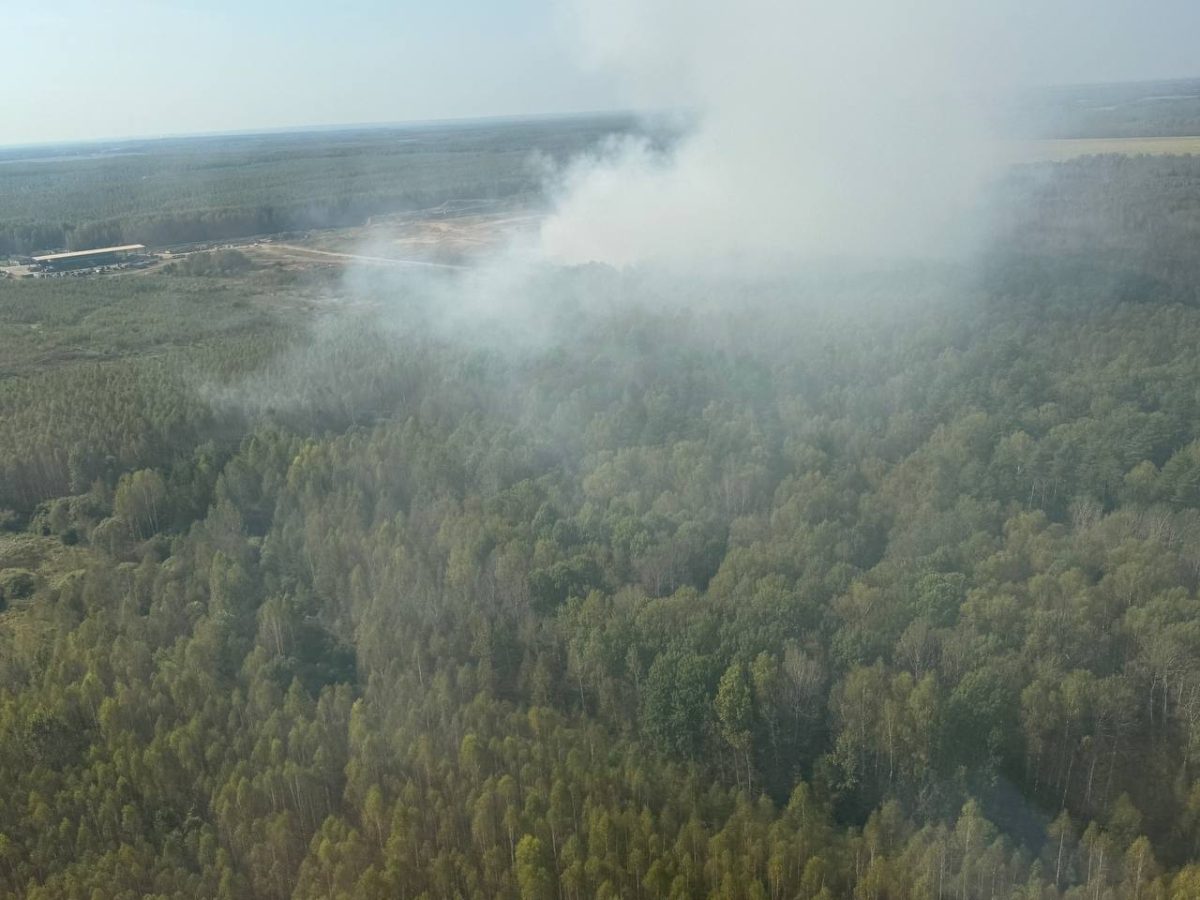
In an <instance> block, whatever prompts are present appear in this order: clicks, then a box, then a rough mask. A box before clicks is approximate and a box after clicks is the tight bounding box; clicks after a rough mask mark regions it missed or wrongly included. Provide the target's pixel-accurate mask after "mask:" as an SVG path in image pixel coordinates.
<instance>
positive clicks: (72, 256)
mask: <svg viewBox="0 0 1200 900" xmlns="http://www.w3.org/2000/svg"><path fill="white" fill-rule="evenodd" d="M145 249H146V245H145V244H125V245H124V246H123V247H97V248H96V249H95V250H76V251H74V252H72V253H51V254H50V255H49V256H35V257H34V258H33V261H34V262H39V263H42V262H57V261H58V260H60V259H79V258H80V257H83V256H99V255H100V254H102V253H121V252H123V251H129V250H145Z"/></svg>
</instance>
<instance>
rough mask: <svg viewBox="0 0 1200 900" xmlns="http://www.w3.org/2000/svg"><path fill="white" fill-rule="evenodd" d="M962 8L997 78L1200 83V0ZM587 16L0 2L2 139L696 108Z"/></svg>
mask: <svg viewBox="0 0 1200 900" xmlns="http://www.w3.org/2000/svg"><path fill="white" fill-rule="evenodd" d="M592 2H594V3H596V4H602V3H603V0H587V2H581V0H574V2H573V3H571V4H570V5H571V6H572V8H574V9H575V11H576V12H578V8H579V7H584V8H586V7H587V6H588V5H589V4H590V3H592ZM779 2H780V3H781V5H782V4H784V3H785V2H787V3H788V5H789V6H795V5H796V4H801V5H803V4H804V3H805V0H779ZM832 2H834V0H823V3H822V4H815V3H814V4H813V5H814V8H816V7H817V6H819V5H824V3H832ZM896 2H897V4H900V3H902V2H904V0H896ZM907 2H920V0H907ZM963 2H964V4H965V5H977V6H978V7H980V8H982V9H989V10H993V11H994V18H995V20H996V22H997V26H996V27H997V29H998V31H1002V32H1003V33H1004V34H1005V35H1007V38H1006V39H1001V40H992V38H991V36H990V35H980V36H979V48H980V49H979V52H980V53H982V54H984V55H985V56H988V55H989V54H990V55H994V57H995V59H994V60H992V59H991V58H990V57H989V58H988V60H987V61H988V63H989V64H992V65H994V66H995V67H996V68H997V71H998V78H1000V80H1015V81H1020V82H1033V83H1047V82H1057V83H1062V82H1085V81H1107V80H1125V79H1134V78H1158V77H1175V76H1189V75H1200V58H1197V57H1196V54H1195V44H1196V35H1198V34H1200V2H1197V0H1025V2H1021V3H1017V2H1004V0H994V2H986V3H985V2H982V0H977V2H975V3H973V2H972V0H963ZM676 5H677V7H678V14H679V16H680V17H686V16H687V15H688V11H689V7H690V4H689V3H688V2H687V0H678V3H677V4H676ZM577 18H578V17H577V16H574V15H572V13H570V12H568V11H566V10H565V9H564V0H423V2H412V0H392V2H385V0H340V2H331V0H321V2H317V0H154V2H150V0H114V2H105V3H98V2H94V0H55V2H53V3H41V2H32V0H0V22H2V27H3V30H4V36H5V37H4V50H3V52H2V53H0V84H3V85H4V95H5V97H4V103H3V106H2V108H0V145H3V144H14V143H27V142H40V141H55V140H74V139H89V138H100V137H115V136H130V135H159V134H178V133H189V132H203V131H224V130H241V129H254V128H272V127H282V126H294V125H306V124H333V123H357V122H384V121H402V120H413V119H427V118H452V117H468V116H481V115H507V114H524V113H537V112H567V111H574V110H589V109H601V108H620V107H627V106H630V105H634V104H653V105H663V106H665V105H671V104H673V103H677V102H687V99H688V98H687V97H683V96H680V95H679V92H678V91H676V89H675V86H674V85H673V83H672V78H671V77H670V73H669V72H665V73H663V77H662V79H661V84H660V85H656V84H655V83H654V82H653V80H652V81H651V83H650V85H649V87H648V86H647V82H646V78H645V77H644V73H640V74H639V77H638V80H637V88H636V91H631V90H630V85H629V84H628V83H627V80H626V79H624V78H623V77H622V75H621V73H620V72H619V71H617V70H618V69H619V65H618V66H615V67H614V66H610V67H609V68H607V69H596V68H592V67H590V66H589V64H588V55H587V53H586V52H583V50H582V49H581V48H582V43H581V41H580V35H579V33H578V28H577V27H576V26H577V24H578V22H577ZM609 62H610V63H611V62H612V61H611V60H610V61H609Z"/></svg>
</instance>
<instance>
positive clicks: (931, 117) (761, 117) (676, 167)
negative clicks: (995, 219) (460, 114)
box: [541, 0, 1005, 270]
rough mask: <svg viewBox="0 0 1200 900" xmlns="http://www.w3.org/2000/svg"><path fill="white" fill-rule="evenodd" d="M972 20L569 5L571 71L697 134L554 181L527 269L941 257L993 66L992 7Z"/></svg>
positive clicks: (975, 148)
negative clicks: (674, 117)
mask: <svg viewBox="0 0 1200 900" xmlns="http://www.w3.org/2000/svg"><path fill="white" fill-rule="evenodd" d="M999 5H1000V6H1003V5H1004V4H1003V3H1000V4H999ZM973 6H982V4H978V3H973V2H972V0H915V2H900V0H866V2H863V0H858V2H854V0H849V2H845V3H834V2H829V0H822V2H813V0H792V2H782V0H741V2H737V3H734V2H729V0H689V2H682V0H604V2H601V0H572V2H570V4H569V8H568V18H569V20H570V21H571V22H572V23H573V24H574V26H575V27H576V29H577V31H578V33H579V34H580V35H581V36H582V40H583V46H584V51H585V52H586V53H587V55H588V58H589V60H590V61H591V62H592V63H594V64H595V65H597V66H600V67H603V68H606V69H609V70H612V71H614V72H616V73H617V74H618V75H619V76H620V77H621V78H622V79H623V80H624V82H625V83H626V84H627V86H628V87H629V90H630V100H631V102H632V103H633V104H636V105H641V106H643V107H645V106H647V105H651V106H653V105H659V104H663V103H683V104H685V105H686V106H687V107H688V108H689V109H691V110H693V111H694V112H695V113H696V114H697V116H698V124H697V125H696V127H695V128H694V130H693V131H691V133H690V134H689V135H688V136H687V137H685V138H684V139H683V140H682V141H681V142H679V143H678V144H677V145H676V146H675V147H674V148H673V149H672V150H669V151H667V152H666V153H665V154H664V153H660V152H656V151H655V150H654V149H652V148H651V146H650V145H649V144H648V143H646V142H644V141H637V140H629V141H625V142H623V143H619V144H614V145H612V146H610V147H609V148H608V149H607V152H605V153H603V154H600V155H598V156H596V157H593V158H590V159H587V160H581V161H577V162H576V164H574V165H573V166H570V167H568V168H567V170H566V171H564V172H563V173H561V175H560V180H559V182H558V184H557V191H556V208H555V212H554V213H553V215H551V216H550V217H549V219H548V220H547V221H546V222H545V224H544V227H543V228H542V232H541V244H542V249H543V251H544V253H545V255H546V256H547V257H548V258H549V259H551V260H555V261H559V262H565V263H581V262H587V261H601V262H607V263H612V264H616V265H624V264H630V263H636V262H640V261H649V260H653V261H656V262H660V263H666V264H668V265H678V266H681V267H686V268H688V269H691V270H695V269H696V268H697V267H699V268H701V269H706V268H711V267H714V266H716V267H726V266H731V265H736V266H747V267H753V268H761V267H764V266H767V267H771V266H787V265H789V264H792V263H794V262H796V261H797V260H801V259H806V258H811V257H814V256H825V257H828V256H856V257H857V256H870V257H876V256H884V257H887V256H896V255H910V254H919V255H925V254H930V253H936V254H940V253H941V252H943V251H944V250H945V249H946V248H948V247H949V246H951V245H952V244H954V243H956V242H959V243H960V242H961V241H960V239H961V238H962V235H963V233H964V232H963V224H962V223H963V221H964V217H965V215H966V214H967V212H968V211H969V209H970V207H971V204H972V202H973V201H974V198H975V196H976V190H977V188H978V187H979V185H980V183H981V179H983V178H984V177H985V176H986V173H987V172H988V171H989V168H990V166H991V158H992V156H993V154H992V153H991V150H992V142H991V141H990V138H989V135H988V133H987V128H986V127H985V121H984V116H983V114H982V113H981V109H982V104H981V103H980V96H981V94H982V93H983V92H985V91H988V90H992V89H994V88H995V87H996V85H997V82H998V81H1002V80H1003V79H1002V78H999V79H998V78H997V77H996V76H997V72H998V65H1002V64H1003V57H1004V52H1005V50H1004V49H1003V48H1004V46H1005V45H1004V44H1003V41H1002V39H1001V35H1000V32H999V31H998V30H997V25H996V23H997V21H998V19H997V17H996V13H997V9H996V4H990V5H989V7H990V8H989V12H988V15H987V16H984V15H982V14H975V13H973V12H972V10H971V8H972V7H973Z"/></svg>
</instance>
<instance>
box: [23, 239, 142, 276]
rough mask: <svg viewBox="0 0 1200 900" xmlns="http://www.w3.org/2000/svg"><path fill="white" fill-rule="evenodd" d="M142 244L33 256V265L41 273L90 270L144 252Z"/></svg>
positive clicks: (114, 263)
mask: <svg viewBox="0 0 1200 900" xmlns="http://www.w3.org/2000/svg"><path fill="white" fill-rule="evenodd" d="M145 249H146V246H145V245H144V244H125V245H124V246H121V247H97V248H96V249H95V250H76V251H74V252H73V253H51V254H49V255H47V256H35V257H34V258H33V264H34V265H35V266H36V267H38V268H39V269H41V270H42V271H43V272H65V271H67V270H69V269H90V268H94V267H96V266H112V265H116V264H117V263H120V262H122V261H124V260H126V259H128V257H129V255H130V254H133V253H140V252H141V251H143V250H145Z"/></svg>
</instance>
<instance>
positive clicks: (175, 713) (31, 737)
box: [0, 159, 1200, 900]
mask: <svg viewBox="0 0 1200 900" xmlns="http://www.w3.org/2000/svg"><path fill="white" fill-rule="evenodd" d="M1166 181H1171V182H1173V183H1176V184H1192V185H1194V184H1197V183H1200V161H1197V160H1190V159H1173V160H1150V159H1141V160H1121V161H1117V160H1083V161H1079V162H1075V163H1070V164H1060V165H1053V166H1045V167H1040V168H1037V169H1025V170H1021V171H1019V172H1017V173H1015V174H1014V175H1013V176H1012V180H1011V181H1010V182H1007V183H1006V185H1005V187H1004V188H1003V190H1005V191H1006V192H1007V196H1009V197H1010V198H1011V202H1010V205H1008V206H1006V207H1004V213H1003V216H1002V218H1001V222H1000V230H1001V234H1002V239H1001V240H999V241H998V242H997V244H996V245H994V246H993V248H992V249H991V250H990V251H989V254H988V256H987V258H986V259H982V260H972V261H971V262H970V263H963V262H959V263H953V264H951V263H936V264H935V263H928V264H923V265H916V264H912V265H906V266H900V265H892V266H885V267H880V268H879V269H877V270H875V271H870V272H862V271H857V272H847V271H844V270H842V269H839V268H838V267H835V266H831V267H829V269H827V270H826V271H822V272H814V273H811V274H808V275H805V276H802V277H801V276H797V277H791V278H786V279H785V278H776V279H766V278H764V279H760V280H758V281H745V280H741V281H734V280H730V281H725V282H720V281H717V282H714V281H697V282H695V283H688V282H680V281H678V280H670V281H668V280H664V279H662V278H660V277H657V276H655V275H653V274H652V273H649V272H644V271H639V270H630V271H624V272H617V271H614V270H610V269H607V268H605V267H600V266H588V267H581V268H578V269H573V270H567V271H546V272H537V273H534V274H532V275H530V277H529V278H528V279H527V280H526V281H525V282H524V283H522V284H521V285H520V287H519V288H518V291H519V296H517V297H514V298H513V300H512V302H511V303H509V304H507V305H506V306H503V307H501V309H503V310H504V314H503V315H499V316H497V317H495V318H492V317H487V316H483V314H482V313H480V316H482V318H480V319H478V320H473V321H471V320H462V319H452V318H447V315H446V312H445V299H446V297H447V296H453V292H454V290H455V289H456V282H454V281H452V280H451V281H449V282H447V283H446V284H444V285H441V287H442V288H445V290H442V289H439V290H431V289H430V287H429V285H428V283H427V282H425V281H418V280H416V279H415V278H403V277H400V276H398V275H397V276H389V277H387V278H380V279H356V280H355V281H353V282H352V283H349V282H347V283H343V282H341V281H339V280H338V279H337V278H336V276H334V275H331V274H329V273H322V272H313V273H311V274H305V275H298V274H295V273H287V272H281V271H276V270H270V269H255V270H253V271H238V272H235V273H230V272H229V267H227V266H224V265H216V264H214V265H213V266H204V265H200V264H196V265H192V266H189V267H187V268H186V269H183V270H180V271H176V272H175V273H174V274H167V273H153V274H147V275H136V276H128V277H119V278H107V279H106V278H98V279H90V280H75V281H72V280H64V281H33V282H0V422H3V428H0V529H2V530H0V605H3V606H4V607H5V610H4V612H2V613H0V786H2V790H0V894H3V895H6V896H14V897H22V898H28V900H51V898H64V900H65V898H88V900H91V898H109V897H112V898H141V897H162V898H167V897H171V898H194V897H223V898H243V897H250V898H285V897H296V898H317V897H320V898H374V897H379V898H384V897H387V898H393V897H407V898H414V900H415V898H421V897H425V898H442V897H480V898H502V897H511V898H523V900H532V898H556V900H557V898H564V900H567V898H569V900H574V898H586V897H613V898H615V897H633V898H639V897H640V898H655V897H671V898H731V900H732V898H771V900H775V898H804V900H817V898H822V900H830V898H842V897H852V898H860V900H901V898H913V900H917V898H938V900H940V898H946V900H950V898H958V900H967V898H1011V900H1035V898H1036V900H1051V898H1061V900H1067V898H1070V900H1085V898H1087V900H1092V898H1095V900H1125V898H1130V900H1150V898H1170V900H1185V898H1189V900H1190V898H1195V897H1197V896H1200V759H1198V756H1200V595H1198V593H1197V591H1198V589H1200V549H1198V548H1200V356H1198V355H1197V353H1196V347H1197V346H1198V344H1200V304H1197V302H1196V295H1195V282H1194V281H1191V280H1190V278H1191V276H1190V275H1189V274H1188V273H1189V271H1190V270H1189V269H1188V267H1189V266H1191V265H1194V260H1191V259H1190V257H1189V254H1190V252H1191V249H1190V248H1191V247H1194V242H1192V241H1190V239H1189V236H1190V235H1192V234H1194V233H1195V229H1196V227H1197V226H1196V222H1197V221H1200V205H1197V204H1194V203H1193V204H1191V205H1187V204H1186V203H1185V200H1186V198H1188V197H1191V196H1192V195H1191V194H1188V193H1187V191H1186V190H1185V191H1183V192H1182V193H1176V194H1174V195H1173V196H1176V197H1178V198H1180V199H1179V201H1178V203H1177V204H1176V205H1174V206H1172V205H1169V204H1161V205H1159V204H1158V201H1157V200H1156V199H1155V197H1156V196H1159V195H1155V194H1154V193H1153V189H1150V190H1151V192H1150V193H1148V194H1147V193H1144V191H1146V190H1148V189H1147V187H1146V186H1147V185H1150V186H1153V185H1156V184H1162V183H1164V182H1166ZM1105 197H1107V198H1110V200H1108V201H1102V198H1105ZM1112 198H1117V199H1112ZM1120 198H1125V200H1127V201H1128V202H1125V200H1122V199H1120ZM1139 198H1141V199H1139ZM1139 217H1141V218H1139ZM1085 229H1092V230H1093V232H1092V236H1091V238H1090V239H1089V237H1088V233H1087V232H1086V231H1085ZM1147 235H1150V236H1153V237H1148V236H1147ZM1139 241H1140V243H1139ZM1089 248H1092V249H1091V250H1090V251H1089ZM235 268H242V267H235ZM448 277H450V278H453V277H456V276H448ZM349 291H353V292H354V296H353V297H348V296H347V292H349ZM334 300H337V301H339V302H333V301H334ZM342 301H353V302H342ZM493 309H494V307H493Z"/></svg>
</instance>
